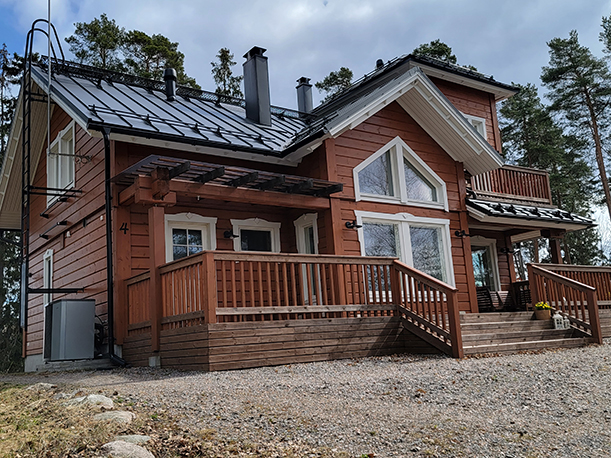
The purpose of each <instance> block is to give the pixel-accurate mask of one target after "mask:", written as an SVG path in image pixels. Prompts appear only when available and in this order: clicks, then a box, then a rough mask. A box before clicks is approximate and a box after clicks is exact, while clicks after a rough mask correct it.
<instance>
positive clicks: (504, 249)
mask: <svg viewBox="0 0 611 458" xmlns="http://www.w3.org/2000/svg"><path fill="white" fill-rule="evenodd" d="M499 253H501V254H514V253H515V251H514V250H510V249H509V248H506V247H503V248H501V249H500V250H499Z"/></svg>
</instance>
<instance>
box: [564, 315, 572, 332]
mask: <svg viewBox="0 0 611 458" xmlns="http://www.w3.org/2000/svg"><path fill="white" fill-rule="evenodd" d="M564 329H571V320H569V317H568V316H566V315H565V316H564Z"/></svg>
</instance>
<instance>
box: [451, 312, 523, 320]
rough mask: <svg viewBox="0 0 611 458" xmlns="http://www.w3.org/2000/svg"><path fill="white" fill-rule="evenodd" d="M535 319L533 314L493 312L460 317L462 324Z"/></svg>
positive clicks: (467, 314) (466, 314)
mask: <svg viewBox="0 0 611 458" xmlns="http://www.w3.org/2000/svg"><path fill="white" fill-rule="evenodd" d="M533 317H534V313H533V312H491V313H464V314H462V315H460V322H461V323H473V322H486V321H493V322H505V321H527V320H530V319H532V318H533Z"/></svg>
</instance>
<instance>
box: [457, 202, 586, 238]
mask: <svg viewBox="0 0 611 458" xmlns="http://www.w3.org/2000/svg"><path fill="white" fill-rule="evenodd" d="M466 203H467V211H468V212H469V215H470V216H472V217H473V218H474V219H476V220H477V221H480V222H483V223H491V224H501V225H507V226H512V227H533V228H539V227H540V228H547V229H564V230H566V231H578V230H582V229H587V228H589V227H594V226H596V224H595V223H594V221H593V220H592V219H590V218H585V217H583V216H579V215H576V214H574V213H570V212H567V211H564V210H560V209H558V208H550V207H537V206H533V205H518V204H508V203H500V202H490V201H485V200H477V199H467V200H466Z"/></svg>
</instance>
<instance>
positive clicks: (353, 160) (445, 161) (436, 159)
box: [335, 103, 471, 311]
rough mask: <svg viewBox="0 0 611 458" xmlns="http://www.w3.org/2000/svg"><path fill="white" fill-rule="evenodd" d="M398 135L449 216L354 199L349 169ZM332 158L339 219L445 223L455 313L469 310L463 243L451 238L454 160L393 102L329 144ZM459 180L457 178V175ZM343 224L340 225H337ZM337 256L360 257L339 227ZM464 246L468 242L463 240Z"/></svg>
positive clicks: (456, 199) (455, 209) (456, 193)
mask: <svg viewBox="0 0 611 458" xmlns="http://www.w3.org/2000/svg"><path fill="white" fill-rule="evenodd" d="M397 136H399V137H400V138H401V139H402V140H403V141H404V142H405V143H406V144H407V145H408V146H409V147H410V148H411V149H412V150H413V151H414V152H415V153H416V154H417V155H418V156H419V157H420V158H421V159H422V160H423V161H424V162H426V164H427V165H428V166H429V167H431V169H433V171H434V172H435V173H436V174H437V175H439V177H440V178H441V179H442V180H443V181H444V182H445V184H446V187H447V197H448V208H449V212H445V211H443V210H437V209H427V208H421V207H413V206H406V205H397V204H386V203H378V202H366V201H359V202H356V201H355V200H354V180H353V169H354V167H356V166H357V165H359V164H360V163H361V162H363V161H364V160H365V159H367V158H368V157H369V156H371V155H372V154H374V153H375V152H376V151H378V150H379V149H380V148H382V147H383V146H384V145H386V144H387V143H389V142H390V141H391V140H393V139H394V138H395V137H397ZM335 152H336V155H335V158H336V161H337V173H338V179H339V181H341V182H343V183H344V192H343V193H342V201H341V217H342V221H343V222H345V221H352V220H353V219H355V214H354V211H355V210H361V211H371V212H379V213H390V214H394V213H401V212H408V213H410V214H412V215H414V216H418V217H425V218H440V219H447V220H449V221H450V235H451V237H450V240H451V245H452V259H453V267H454V276H455V282H456V287H457V288H458V289H459V295H458V301H459V307H460V309H461V310H465V311H468V310H471V301H470V296H469V286H468V278H467V269H470V268H471V265H470V264H471V261H470V260H469V261H466V257H465V251H464V245H463V244H464V243H465V241H464V239H461V238H458V237H455V236H454V235H453V234H454V231H457V230H460V229H461V226H460V211H461V202H462V201H461V196H460V190H459V184H458V179H459V178H458V177H459V173H458V172H459V170H458V166H460V164H459V163H457V162H455V161H454V160H453V159H452V158H451V157H450V156H449V155H448V154H447V153H446V152H445V151H444V150H443V149H442V148H441V147H440V146H439V145H438V144H437V143H436V142H435V141H434V140H433V139H432V138H431V137H430V136H429V135H428V134H427V133H426V132H425V131H424V130H423V129H422V128H421V127H420V126H419V125H418V124H417V123H416V122H415V121H414V120H413V118H411V116H409V115H408V114H407V113H406V112H405V110H403V109H402V108H401V107H400V106H399V105H398V104H397V103H393V104H391V105H389V106H388V107H386V108H384V109H383V110H381V111H380V112H378V113H377V114H376V115H374V116H372V117H371V118H369V119H368V120H366V121H365V122H363V123H362V124H361V125H359V126H358V127H356V128H355V129H353V130H350V131H348V132H346V133H344V134H342V135H341V136H340V137H339V138H337V139H336V140H335ZM460 175H461V176H462V174H460ZM342 226H343V223H342ZM342 235H343V241H344V242H343V254H346V255H360V254H361V247H360V243H359V240H358V233H357V231H355V230H353V229H347V228H345V226H344V227H343V229H342ZM466 243H468V239H467V242H466Z"/></svg>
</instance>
